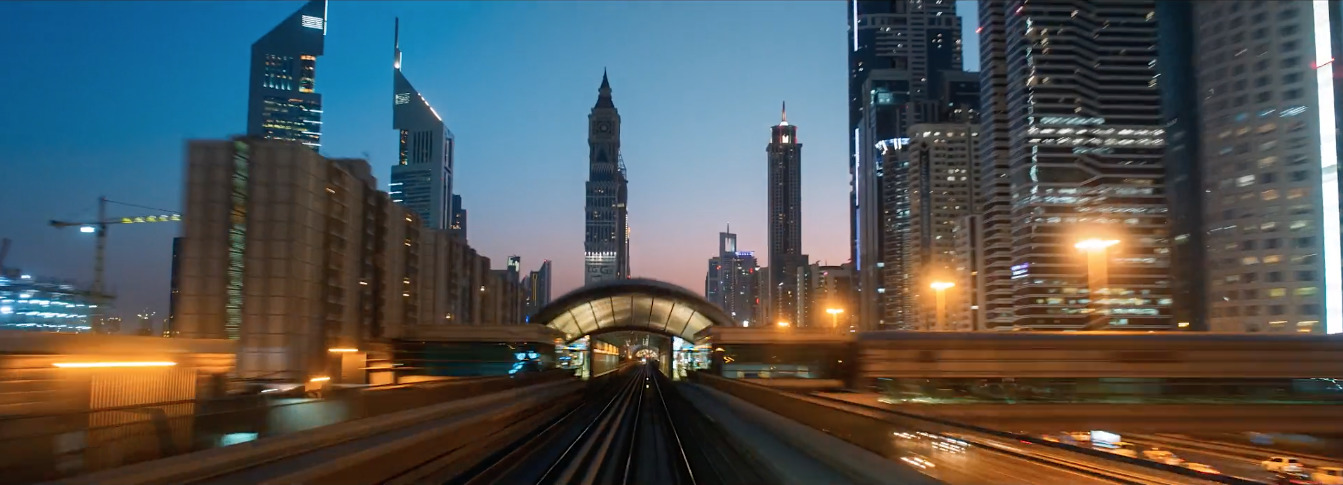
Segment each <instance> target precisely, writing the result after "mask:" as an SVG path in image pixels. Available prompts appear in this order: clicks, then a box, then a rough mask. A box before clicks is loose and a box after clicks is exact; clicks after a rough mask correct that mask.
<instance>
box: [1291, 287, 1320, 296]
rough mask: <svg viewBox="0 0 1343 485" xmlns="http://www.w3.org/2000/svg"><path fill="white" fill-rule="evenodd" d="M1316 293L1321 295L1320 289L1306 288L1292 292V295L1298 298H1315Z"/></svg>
mask: <svg viewBox="0 0 1343 485" xmlns="http://www.w3.org/2000/svg"><path fill="white" fill-rule="evenodd" d="M1316 293H1319V288H1316V287H1314V286H1306V287H1302V288H1297V289H1295V290H1292V294H1293V295H1296V296H1314V295H1315V294H1316Z"/></svg>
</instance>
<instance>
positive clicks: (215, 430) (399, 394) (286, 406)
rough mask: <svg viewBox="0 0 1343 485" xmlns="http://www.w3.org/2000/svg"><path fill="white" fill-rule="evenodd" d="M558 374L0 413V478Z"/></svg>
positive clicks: (295, 427)
mask: <svg viewBox="0 0 1343 485" xmlns="http://www.w3.org/2000/svg"><path fill="white" fill-rule="evenodd" d="M571 378H572V377H571V374H570V373H569V372H566V371H546V372H541V373H536V374H524V375H519V376H516V377H511V378H510V377H491V378H471V379H462V380H456V381H439V382H426V383H423V384H412V385H402V386H379V387H374V388H365V389H342V390H338V391H335V392H331V393H329V394H328V395H327V396H326V397H325V398H322V399H306V398H283V397H281V398H272V397H271V396H272V395H270V394H260V395H252V396H247V397H232V398H227V399H219V400H209V401H177V402H169V403H155V404H150V405H142V406H132V407H123V408H110V409H100V410H92V411H85V412H75V413H63V414H52V415H43V416H16V417H0V476H4V477H5V480H4V481H5V482H6V483H16V484H22V483H32V482H38V481H44V480H55V479H60V478H64V477H71V476H75V475H80V474H86V473H91V472H97V471H101V470H108V469H112V468H117V467H121V466H126V465H131V464H135V463H140V462H145V461H149V460H155V459H160V458H166V457H171V456H177V455H182V454H186V453H192V452H197V451H202V450H208V449H212V448H218V447H222V446H227V445H230V444H233V443H234V442H242V441H249V440H255V439H260V438H266V437H274V436H283V435H287V434H291V433H295V432H298V431H304V430H308V429H312V428H316V427H320V426H326V425H331V424H337V423H341V422H346V421H350V420H355V419H362V418H369V417H375V416H381V415H385V414H389V413H394V412H398V411H404V410H408V409H415V408H419V407H424V406H427V405H431V404H436V403H442V402H446V401H451V400H456V399H461V398H465V397H470V396H475V395H479V394H484V393H490V392H496V391H501V390H507V389H512V388H516V387H519V386H525V385H529V384H534V383H541V382H549V381H556V380H563V379H571Z"/></svg>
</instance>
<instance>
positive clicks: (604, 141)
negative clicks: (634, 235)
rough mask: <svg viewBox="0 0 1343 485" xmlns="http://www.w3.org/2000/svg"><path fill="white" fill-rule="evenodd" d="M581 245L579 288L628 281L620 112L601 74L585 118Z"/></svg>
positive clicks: (627, 244) (627, 242)
mask: <svg viewBox="0 0 1343 485" xmlns="http://www.w3.org/2000/svg"><path fill="white" fill-rule="evenodd" d="M586 189H587V207H586V211H585V215H584V217H585V219H586V228H587V230H586V237H585V238H584V240H583V275H584V276H583V284H592V283H598V282H602V281H608V280H619V279H626V278H629V277H630V256H629V252H630V239H629V211H628V209H627V208H626V206H625V204H626V202H627V200H628V190H627V182H626V179H625V163H624V160H623V159H621V157H620V112H619V111H617V110H616V105H615V102H613V101H612V100H611V81H610V80H609V79H607V77H606V71H605V70H602V85H601V87H599V88H597V104H596V105H594V106H593V107H592V112H591V113H589V114H588V182H587V185H586Z"/></svg>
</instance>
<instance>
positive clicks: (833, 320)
mask: <svg viewBox="0 0 1343 485" xmlns="http://www.w3.org/2000/svg"><path fill="white" fill-rule="evenodd" d="M825 312H826V313H829V314H830V326H831V327H834V329H835V330H837V331H838V330H839V314H841V313H844V309H843V308H826V309H825Z"/></svg>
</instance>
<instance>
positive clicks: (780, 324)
mask: <svg viewBox="0 0 1343 485" xmlns="http://www.w3.org/2000/svg"><path fill="white" fill-rule="evenodd" d="M779 326H780V327H787V326H788V322H785V321H779Z"/></svg>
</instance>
